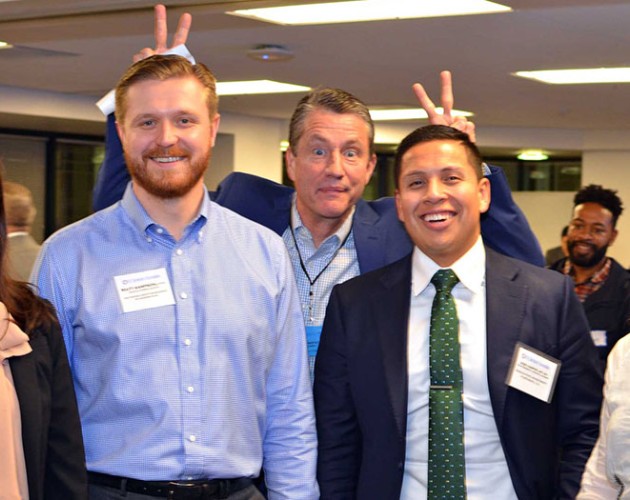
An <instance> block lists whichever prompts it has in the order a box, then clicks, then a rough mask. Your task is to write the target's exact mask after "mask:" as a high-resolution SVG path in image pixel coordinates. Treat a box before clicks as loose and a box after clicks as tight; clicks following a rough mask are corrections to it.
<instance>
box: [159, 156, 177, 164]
mask: <svg viewBox="0 0 630 500" xmlns="http://www.w3.org/2000/svg"><path fill="white" fill-rule="evenodd" d="M183 159H184V157H183V156H164V157H154V158H153V160H154V161H156V162H158V163H172V162H174V161H181V160H183Z"/></svg>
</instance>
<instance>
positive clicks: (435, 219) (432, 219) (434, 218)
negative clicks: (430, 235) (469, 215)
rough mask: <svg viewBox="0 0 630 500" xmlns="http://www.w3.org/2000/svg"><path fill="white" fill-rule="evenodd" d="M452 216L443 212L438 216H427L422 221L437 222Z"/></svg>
mask: <svg viewBox="0 0 630 500" xmlns="http://www.w3.org/2000/svg"><path fill="white" fill-rule="evenodd" d="M452 217H453V216H452V214H450V213H447V212H444V213H439V214H427V215H425V216H424V217H423V219H424V220H425V221H427V222H439V221H443V220H447V219H450V218H452Z"/></svg>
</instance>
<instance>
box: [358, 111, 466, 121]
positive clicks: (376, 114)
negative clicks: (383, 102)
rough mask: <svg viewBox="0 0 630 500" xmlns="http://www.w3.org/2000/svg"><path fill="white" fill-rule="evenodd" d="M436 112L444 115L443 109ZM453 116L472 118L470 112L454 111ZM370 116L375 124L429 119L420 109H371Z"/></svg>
mask: <svg viewBox="0 0 630 500" xmlns="http://www.w3.org/2000/svg"><path fill="white" fill-rule="evenodd" d="M436 110H437V111H438V112H440V113H442V112H443V111H444V110H443V109H442V108H436ZM451 115H452V116H472V115H473V114H472V113H471V112H470V111H461V110H458V109H454V110H453V111H452V112H451ZM370 116H371V117H372V120H374V121H375V122H381V121H389V120H425V119H427V118H429V116H428V115H427V112H426V111H425V110H424V109H420V108H409V109H370Z"/></svg>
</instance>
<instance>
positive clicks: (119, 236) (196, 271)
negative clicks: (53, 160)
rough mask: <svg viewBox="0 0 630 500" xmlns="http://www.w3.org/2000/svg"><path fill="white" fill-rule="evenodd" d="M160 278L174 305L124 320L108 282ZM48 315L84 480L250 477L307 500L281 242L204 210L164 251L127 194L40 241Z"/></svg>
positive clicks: (306, 449)
mask: <svg viewBox="0 0 630 500" xmlns="http://www.w3.org/2000/svg"><path fill="white" fill-rule="evenodd" d="M155 269H165V270H166V273H167V276H168V279H169V281H170V286H171V288H172V291H173V295H174V298H175V304H173V305H164V306H161V307H155V308H149V309H142V310H139V311H133V312H126V313H125V312H123V310H122V306H121V301H120V300H119V297H118V292H117V289H116V285H115V282H114V277H116V276H122V275H127V274H131V273H137V272H141V271H147V270H155ZM34 276H36V283H37V286H38V287H39V289H40V291H41V294H42V295H43V296H44V297H46V298H48V299H49V300H51V301H52V303H53V304H54V305H55V307H56V308H57V311H58V312H59V317H60V321H61V324H62V328H63V334H64V338H65V341H66V344H67V348H68V356H69V358H70V363H71V367H72V370H73V375H74V380H75V387H76V392H77V399H78V404H79V410H80V414H81V419H82V425H83V435H84V438H85V446H86V454H87V465H88V469H89V470H91V471H96V472H103V473H106V474H112V475H118V476H125V477H133V478H139V479H143V480H177V479H189V478H208V479H212V478H230V477H243V476H249V477H254V476H256V475H258V472H259V470H260V467H261V465H263V459H264V468H265V473H266V481H267V484H268V488H269V492H270V498H275V499H279V498H283V499H284V498H286V499H296V498H300V499H315V498H317V497H318V488H317V484H316V482H315V467H316V464H315V462H316V447H317V442H316V436H315V422H314V414H313V406H312V396H311V387H310V383H309V375H308V368H307V359H306V358H307V355H306V347H305V335H304V325H303V320H302V315H301V310H300V305H299V299H298V296H297V293H296V289H295V281H294V277H293V272H292V268H291V264H290V261H289V259H288V256H287V253H286V249H285V247H284V245H283V243H282V240H281V239H280V238H278V237H277V236H276V235H274V234H273V233H272V232H271V231H269V230H267V229H265V228H263V227H261V226H258V225H256V224H253V223H251V222H249V221H247V220H245V219H244V218H242V217H240V216H238V215H236V214H234V213H233V212H231V211H229V210H226V209H224V208H222V207H220V206H218V205H216V204H214V203H212V202H210V201H209V199H208V197H207V195H206V196H204V199H203V203H202V207H201V210H200V214H199V216H198V217H197V218H196V220H194V221H193V222H192V223H191V224H190V225H189V226H188V227H187V228H186V231H185V233H184V236H183V237H182V238H181V239H180V240H179V241H175V240H174V239H173V238H172V237H171V236H170V235H169V234H168V232H167V230H166V229H165V228H163V227H161V226H159V225H158V224H156V223H155V222H153V221H152V220H151V219H150V218H149V216H148V215H147V213H146V212H145V211H144V209H143V208H142V206H141V205H140V203H139V202H138V200H137V198H136V197H135V195H134V194H133V191H132V190H131V185H130V186H129V187H128V188H127V191H126V192H125V196H124V198H123V200H122V201H121V202H119V203H117V204H116V205H113V206H112V207H110V208H108V209H105V210H103V211H100V212H97V213H96V214H94V215H93V216H91V217H89V218H87V219H84V220H82V221H80V222H78V223H76V224H74V225H72V226H69V227H67V228H65V229H63V230H61V231H59V232H58V233H56V234H55V235H53V236H52V237H51V238H50V239H49V240H48V241H47V242H46V243H45V244H44V247H43V249H42V252H41V255H40V258H39V261H38V263H37V264H36V268H35V271H34Z"/></svg>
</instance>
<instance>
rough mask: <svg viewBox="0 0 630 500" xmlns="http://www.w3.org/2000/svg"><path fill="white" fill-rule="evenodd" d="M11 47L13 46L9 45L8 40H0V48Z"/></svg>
mask: <svg viewBox="0 0 630 500" xmlns="http://www.w3.org/2000/svg"><path fill="white" fill-rule="evenodd" d="M11 47H13V45H11V44H10V43H9V42H3V41H2V40H0V49H10V48H11Z"/></svg>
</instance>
